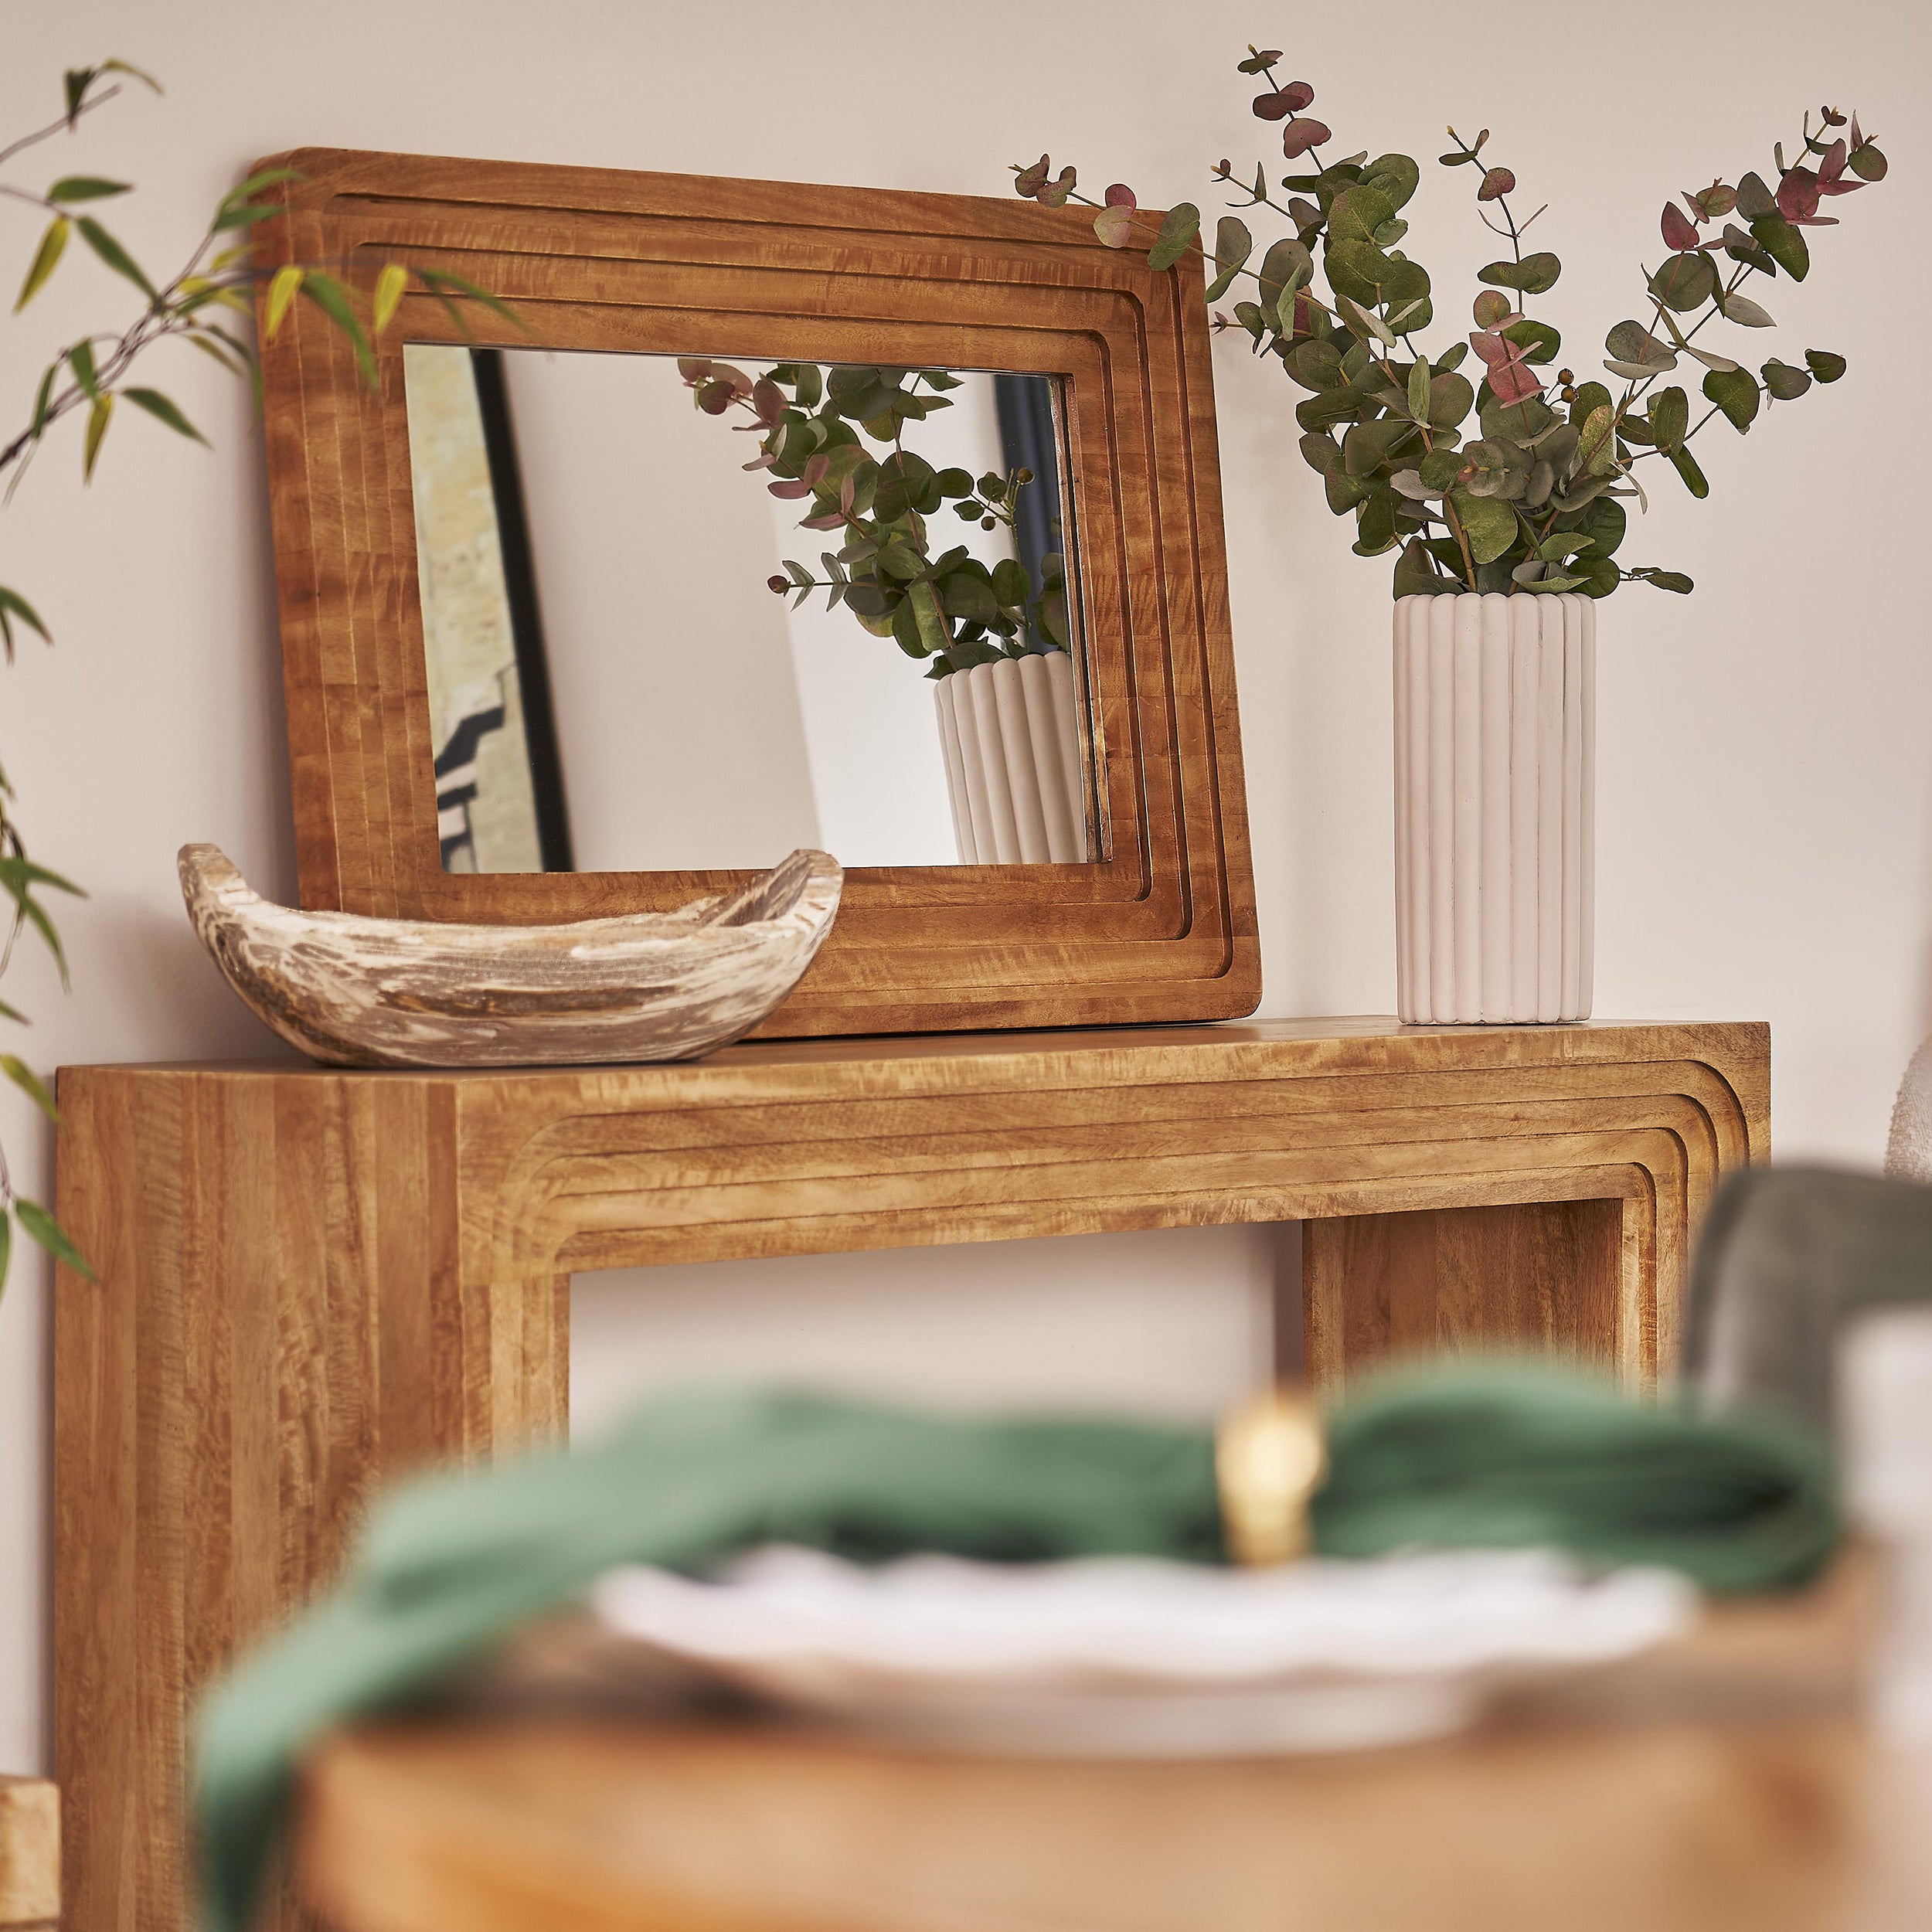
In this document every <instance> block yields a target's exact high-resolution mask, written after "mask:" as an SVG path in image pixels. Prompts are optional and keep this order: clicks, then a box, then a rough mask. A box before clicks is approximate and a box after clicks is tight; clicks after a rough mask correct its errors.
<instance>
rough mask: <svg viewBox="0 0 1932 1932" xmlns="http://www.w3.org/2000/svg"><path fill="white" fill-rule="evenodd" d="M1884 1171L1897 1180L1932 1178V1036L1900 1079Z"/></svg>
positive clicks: (1886, 1146)
mask: <svg viewBox="0 0 1932 1932" xmlns="http://www.w3.org/2000/svg"><path fill="white" fill-rule="evenodd" d="M1885 1171H1886V1173H1887V1174H1889V1175H1891V1176H1892V1178H1893V1179H1894V1180H1897V1181H1932V1039H1928V1040H1927V1041H1925V1042H1924V1043H1923V1045H1921V1046H1920V1048H1919V1050H1918V1051H1917V1053H1914V1054H1913V1056H1912V1059H1911V1062H1910V1065H1908V1066H1906V1070H1905V1078H1904V1079H1903V1080H1900V1082H1899V1097H1898V1098H1897V1099H1896V1100H1894V1101H1893V1103H1892V1133H1891V1138H1889V1140H1888V1141H1886V1144H1885Z"/></svg>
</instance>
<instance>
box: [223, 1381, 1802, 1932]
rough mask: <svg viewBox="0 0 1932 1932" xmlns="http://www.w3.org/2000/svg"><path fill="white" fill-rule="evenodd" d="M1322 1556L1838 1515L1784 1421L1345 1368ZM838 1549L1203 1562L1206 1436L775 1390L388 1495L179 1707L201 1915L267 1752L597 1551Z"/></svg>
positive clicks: (543, 1602) (358, 1705)
mask: <svg viewBox="0 0 1932 1932" xmlns="http://www.w3.org/2000/svg"><path fill="white" fill-rule="evenodd" d="M1328 1441H1329V1461H1330V1473H1329V1476H1328V1481H1327V1484H1326V1486H1325V1488H1324V1489H1323V1490H1322V1492H1321V1495H1319V1496H1318V1498H1316V1502H1315V1509H1314V1527H1315V1544H1316V1547H1317V1549H1318V1551H1319V1552H1320V1553H1322V1554H1324V1555H1328V1556H1349V1557H1363V1556H1376V1555H1380V1554H1383V1553H1386V1552H1388V1551H1390V1550H1393V1549H1403V1548H1407V1547H1411V1546H1427V1545H1431V1544H1433V1545H1438V1546H1441V1545H1461V1546H1484V1545H1492V1546H1522V1545H1526V1544H1539V1543H1547V1544H1554V1545H1560V1546H1563V1547H1566V1548H1568V1549H1571V1550H1573V1551H1574V1552H1576V1553H1577V1554H1579V1555H1580V1556H1583V1557H1584V1558H1586V1559H1588V1560H1593V1561H1597V1562H1600V1563H1605V1564H1622V1563H1664V1564H1668V1565H1671V1566H1674V1567H1676V1568H1678V1569H1680V1570H1683V1571H1685V1573H1687V1574H1689V1575H1690V1576H1691V1577H1694V1578H1695V1579H1696V1580H1698V1581H1699V1582H1700V1583H1703V1584H1705V1585H1706V1587H1709V1588H1712V1589H1716V1590H1752V1589H1766V1588H1775V1587H1782V1586H1785V1585H1788V1584H1791V1583H1797V1582H1799V1581H1801V1580H1803V1579H1804V1578H1805V1577H1808V1576H1809V1575H1811V1573H1813V1572H1814V1571H1815V1570H1817V1569H1818V1566H1820V1565H1821V1563H1823V1561H1824V1560H1825V1557H1826V1556H1828V1554H1829V1553H1830V1551H1831V1549H1832V1547H1833V1546H1834V1545H1835V1542H1836V1540H1837V1538H1838V1515H1837V1512H1836V1508H1835V1501H1834V1496H1833V1489H1832V1472H1831V1468H1830V1461H1829V1458H1828V1454H1827V1453H1826V1451H1825V1448H1824V1447H1823V1446H1822V1444H1821V1442H1820V1441H1819V1440H1818V1439H1817V1438H1815V1437H1813V1436H1812V1435H1811V1434H1809V1433H1808V1431H1805V1430H1802V1429H1801V1428H1798V1427H1787V1426H1784V1425H1781V1424H1780V1423H1775V1422H1773V1421H1769V1420H1752V1419H1750V1418H1743V1417H1727V1418H1725V1419H1723V1420H1706V1419H1703V1418H1700V1417H1696V1416H1694V1415H1692V1413H1689V1410H1686V1409H1684V1408H1682V1407H1679V1406H1673V1405H1669V1404H1666V1405H1662V1406H1659V1405H1648V1404H1641V1403H1633V1402H1631V1401H1628V1400H1625V1399H1624V1397H1622V1396H1621V1395H1619V1394H1618V1393H1617V1392H1616V1391H1615V1390H1614V1389H1613V1388H1611V1386H1608V1385H1607V1383H1602V1382H1600V1381H1597V1380H1594V1379H1587V1378H1585V1377H1582V1376H1572V1375H1566V1374H1560V1373H1556V1372H1552V1371H1549V1370H1547V1369H1532V1368H1529V1367H1526V1366H1515V1365H1507V1364H1505V1365H1495V1366H1488V1367H1480V1366H1478V1367H1473V1368H1472V1367H1464V1368H1460V1369H1434V1370H1432V1371H1430V1372H1426V1373H1416V1374H1411V1375H1409V1376H1401V1377H1398V1378H1395V1379H1389V1380H1386V1381H1385V1382H1383V1383H1380V1384H1370V1385H1369V1386H1367V1387H1366V1389H1365V1390H1364V1392H1363V1393H1362V1394H1361V1395H1359V1396H1356V1397H1354V1398H1352V1399H1351V1400H1349V1401H1348V1402H1347V1403H1345V1404H1344V1405H1343V1406H1342V1407H1341V1408H1340V1409H1339V1410H1338V1411H1337V1413H1335V1414H1334V1415H1333V1416H1332V1417H1331V1418H1330V1419H1329V1427H1328ZM771 1542H782V1543H800V1544H804V1545H808V1546H813V1547H816V1548H819V1549H828V1550H831V1551H833V1552H835V1553H838V1554H840V1555H842V1556H848V1557H850V1558H852V1559H855V1560H859V1561H883V1560H886V1559H888V1558H890V1557H893V1556H899V1555H902V1554H905V1553H910V1552H913V1551H916V1550H921V1549H936V1550H944V1551H948V1552H951V1553H955V1554H957V1555H961V1556H971V1557H978V1558H981V1559H983V1560H988V1561H993V1562H1008V1563H1019V1562H1030V1561H1037V1560H1049V1559H1055V1558H1061V1557H1070V1556H1101V1555H1124V1556H1162V1557H1168V1558H1172V1559H1176V1560H1182V1561H1187V1562H1199V1563H1219V1562H1223V1561H1224V1560H1226V1559H1225V1556H1224V1553H1223V1546H1222V1541H1221V1528H1220V1519H1219V1506H1218V1502H1217V1498H1216V1488H1215V1478H1214V1444H1213V1436H1212V1434H1210V1433H1209V1431H1207V1430H1201V1429H1191V1428H1185V1427H1172V1426H1163V1425H1162V1424H1158V1423H1143V1422H1124V1421H1109V1420H1098V1419H1092V1418H1063V1419H1057V1420H1055V1419H1043V1418H1033V1419H1026V1418H988V1419H968V1418H961V1417H948V1416H944V1415H935V1414H925V1413H916V1412H912V1411H908V1410H896V1409H892V1408H888V1407H883V1406H876V1405H873V1404H870V1403H861V1402H854V1401H847V1400H839V1399H837V1398H833V1397H828V1396H810V1395H801V1394H797V1393H778V1392H764V1393H716V1392H713V1393H690V1394H684V1395H679V1396H671V1397H666V1398H661V1399H658V1400H654V1401H652V1402H651V1403H648V1404H646V1405H645V1406H644V1407H643V1408H642V1409H641V1410H639V1411H638V1413H636V1415H635V1416H634V1417H633V1419H632V1420H631V1422H630V1423H628V1425H627V1426H625V1427H623V1428H621V1429H620V1430H617V1432H616V1433H615V1434H613V1435H611V1436H610V1437H607V1438H606V1439H605V1440H602V1441H600V1442H599V1443H597V1444H594V1445H591V1446H589V1447H583V1448H577V1449H573V1450H570V1451H552V1452H549V1453H546V1454H536V1455H533V1456H531V1457H529V1458H526V1459H524V1460H523V1461H519V1462H515V1463H512V1464H508V1465H505V1466H503V1467H500V1468H496V1469H493V1470H489V1471H482V1472H479V1473H477V1474H473V1475H444V1476H438V1477H434V1478H429V1479H427V1480H426V1481H417V1482H415V1483H413V1484H410V1485H407V1486H406V1487H403V1488H400V1489H398V1490H397V1491H396V1492H394V1493H393V1495H391V1496H389V1498H387V1499H386V1500H385V1501H384V1502H383V1503H382V1504H381V1505H379V1507H378V1509H376V1511H375V1512H374V1514H373V1515H372V1519H371V1521H370V1522H369V1527H368V1529H367V1531H366V1534H365V1535H364V1536H363V1538H362V1543H361V1546H360V1549H359V1553H358V1555H357V1556H356V1559H355V1562H354V1563H353V1564H352V1566H351V1569H350V1570H349V1574H348V1576H347V1577H345V1580H344V1581H343V1583H342V1586H341V1587H340V1588H339V1589H338V1590H337V1591H336V1593H335V1594H334V1595H333V1596H332V1597H328V1598H327V1599H325V1600H324V1601H323V1602H321V1604H318V1606H316V1607H315V1608H314V1609H313V1610H312V1611H309V1612H308V1614H305V1615H304V1616H303V1617H300V1618H299V1619H298V1620H297V1621H295V1622H294V1624H292V1625H291V1627H290V1628H288V1629H287V1631H284V1632H283V1633H282V1634H280V1635H279V1636H277V1637H276V1638H273V1639H272V1640H271V1641H269V1642H268V1643H267V1645H266V1646H265V1647H264V1648H262V1649H260V1651H257V1653H256V1654H255V1655H253V1657H251V1658H248V1659H247V1660H245V1661H244V1662H243V1664H242V1665H241V1666H240V1668H238V1669H237V1670H236V1672H235V1673H234V1675H233V1676H232V1677H231V1678H230V1679H229V1680H228V1682H226V1684H225V1685H222V1686H220V1687H219V1688H218V1689H216V1691H215V1692H214V1693H213V1695H212V1696H210V1698H209V1699H208V1701H207V1702H206V1705H205V1706H204V1707H203V1709H202V1715H201V1723H200V1726H199V1750H198V1753H197V1764H196V1787H195V1794H194V1804H195V1811H196V1822H197V1825H198V1828H199V1838H200V1856H201V1872H202V1886H203V1899H204V1906H205V1913H206V1926H207V1928H208V1932H240V1928H241V1927H243V1926H244V1925H245V1924H246V1923H247V1919H248V1917H249V1914H250V1910H251V1909H252V1906H253V1903H254V1900H255V1899H256V1897H257V1894H258V1893H259V1890H260V1886H261V1885H262V1883H263V1881H264V1875H265V1873H266V1871H267V1867H268V1865H269V1863H270V1859H271V1857H272V1855H273V1853H274V1849H275V1846H276V1843H277V1838H278V1837H279V1834H280V1828H281V1821H282V1817H283V1814H284V1808H285V1807H286V1804H287V1797H288V1793H289V1788H290V1784H291V1778H292V1776H293V1773H294V1767H295V1765H296V1764H297V1763H298V1761H299V1760H300V1758H301V1754H302V1753H303V1752H304V1750H306V1749H307V1748H308V1746H309V1745H310V1744H311V1743H313V1742H314V1741H315V1739H316V1738H318V1736H320V1735H321V1733H323V1732H325V1731H326V1730H328V1729H329V1728H330V1727H331V1726H333V1725H335V1724H337V1723H342V1722H343V1721H345V1720H348V1719H353V1718H355V1717H359V1716H366V1715H369V1714H370V1713H374V1712H376V1711H379V1710H383V1709H391V1708H394V1707H396V1706H401V1705H403V1704H405V1703H407V1702H411V1701H413V1700H416V1699H420V1698H422V1697H423V1696H429V1695H431V1694H433V1693H434V1692H435V1690H436V1689H437V1687H438V1685H440V1683H442V1682H444V1681H445V1680H447V1678H448V1677H449V1676H450V1675H451V1673H452V1672H454V1671H456V1670H457V1669H458V1668H460V1667H461V1666H462V1665H465V1664H468V1663H469V1662H473V1661H474V1660H475V1659H477V1658H479V1657H480V1656H481V1655H484V1654H485V1653H486V1652H487V1651H488V1649H489V1648H491V1647H492V1645H495V1643H496V1642H497V1641H498V1640H500V1639H501V1638H503V1637H504V1636H505V1635H506V1634H509V1632H511V1631H514V1630H515V1629H516V1628H518V1627H519V1626H520V1625H522V1624H526V1623H527V1622H529V1621H531V1620H532V1618H535V1617H539V1616H541V1615H543V1614H545V1613H546V1612H547V1611H552V1610H555V1609H557V1608H560V1607H563V1606H565V1605H567V1604H571V1603H573V1602H575V1601H576V1600H578V1599H579V1598H580V1597H581V1596H582V1595H583V1593H584V1591H585V1590H587V1587H589V1585H590V1583H592V1582H593V1581H594V1580H595V1579H596V1578H597V1577H598V1576H599V1575H600V1573H602V1572H603V1571H604V1570H607V1569H608V1568H610V1567H611V1566H613V1565H614V1564H617V1563H655V1564H658V1565H660V1566H664V1567H666V1568H670V1569H675V1570H683V1571H686V1572H692V1573H698V1572H702V1571H704V1570H707V1569H709V1568H711V1567H713V1566H716V1564H718V1563H720V1562H722V1561H723V1560H725V1559H726V1558H727V1557H729V1556H731V1555H733V1554H734V1553H736V1552H737V1551H740V1550H742V1549H747V1548H749V1547H750V1546H753V1545H756V1544H758V1543H771Z"/></svg>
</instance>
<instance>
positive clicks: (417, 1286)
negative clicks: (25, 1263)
mask: <svg viewBox="0 0 1932 1932" xmlns="http://www.w3.org/2000/svg"><path fill="white" fill-rule="evenodd" d="M60 1103H61V1109H62V1126H61V1131H60V1149H59V1182H60V1196H59V1199H60V1218H61V1219H62V1221H63V1223H65V1225H66V1227H67V1228H68V1229H69V1230H70V1232H71V1233H73V1236H74V1238H75V1240H77V1242H78V1243H79V1245H80V1249H81V1251H82V1252H83V1253H84V1254H86V1255H87V1257H88V1258H89V1260H90V1261H91V1262H92V1264H94V1267H95V1269H96V1270H97V1272H98V1274H99V1275H100V1280H99V1281H98V1282H97V1283H96V1282H90V1281H87V1280H85V1279H84V1278H83V1277H81V1276H80V1275H78V1274H75V1273H74V1272H73V1271H72V1270H68V1269H65V1268H63V1269H62V1270H60V1284H59V1288H58V1296H57V1301H56V1315H55V1344H54V1495H55V1593H54V1625H55V1629H54V1644H55V1651H56V1700H55V1711H54V1729H55V1750H56V1772H57V1774H58V1777H59V1778H60V1784H61V1787H62V1794H63V1800H64V1808H65V1812H66V1832H65V1839H66V1847H65V1859H64V1864H65V1887H66V1914H67V1917H66V1923H68V1925H69V1926H70V1927H73V1928H74V1929H75V1932H175V1928H178V1927H180V1926H181V1925H182V1924H183V1923H184V1922H185V1912H186V1891H187V1873H186V1870H185V1857H184V1834H183V1832H182V1816H181V1789H182V1763H183V1759H184V1754H185V1743H186V1738H187V1734H188V1730H189V1723H190V1716H191V1713H192V1705H193V1702H194V1699H195V1696H196V1693H197V1692H199V1689H200V1687H201V1686H202V1685H203V1684H204V1683H205V1682H207V1681H208V1679H210V1678H211V1677H213V1676H214V1675H217V1674H218V1673H219V1672H220V1671H221V1670H222V1669H223V1668H224V1667H225V1666H226V1664H227V1662H228V1661H229V1659H230V1657H232V1656H233V1655H234V1654H235V1652H236V1651H237V1650H238V1649H239V1648H241V1647H243V1645H247V1644H248V1643H250V1642H251V1641H253V1640H254V1639H255V1638H257V1636H259V1635H260V1634H261V1633H262V1632H263V1631H264V1630H266V1629H268V1628H272V1627H273V1626H274V1624H276V1623H277V1622H278V1621H281V1619H282V1618H284V1617H287V1615H289V1614H291V1611H294V1610H295V1609H297V1608H299V1607H300V1606H301V1605H302V1604H304V1603H305V1602H307V1601H308V1600H310V1599H311V1597H314V1596H315V1594H316V1593H317V1592H318V1590H321V1588H323V1587H325V1586H326V1585H327V1584H328V1582H329V1581H330V1580H332V1577H334V1575H335V1572H336V1570H337V1569H338V1566H339V1565H340V1563H341V1561H342V1557H343V1556H344V1554H345V1551H346V1549H347V1547H348V1545H349V1540H350V1539H351V1537H352V1535H353V1532H354V1529H355V1524H356V1522H357V1520H358V1519H359V1517H360V1515H361V1514H362V1511H363V1509H365V1508H366V1505H367V1503H368V1501H369V1497H370V1496H371V1495H372V1493H373V1492H374V1491H375V1490H376V1488H377V1487H378V1486H379V1484H380V1483H381V1482H383V1481H386V1480H387V1479H388V1478H389V1477H391V1476H393V1475H396V1473H398V1472H399V1471H403V1470H406V1469H407V1468H410V1467H412V1466H413V1465H416V1464H422V1463H424V1462H427V1461H444V1460H451V1459H457V1458H476V1457H482V1456H487V1455H488V1454H491V1453H492V1452H493V1451H494V1450H495V1448H496V1447H498V1446H499V1445H500V1444H505V1443H512V1442H516V1441H520V1440H524V1439H526V1438H527V1437H529V1436H531V1435H532V1434H546V1433H549V1432H550V1431H553V1430H561V1429H562V1427H563V1423H564V1415H565V1408H566V1399H567V1398H566V1378H567V1375H568V1359H569V1348H568V1335H567V1329H566V1326H565V1324H566V1321H567V1318H568V1290H569V1281H568V1278H567V1277H558V1276H556V1275H546V1276H543V1277H541V1278H539V1279H536V1280H532V1281H528V1282H524V1283H511V1284H501V1283H499V1284H474V1283H466V1282H464V1281H463V1279H462V1277H461V1267H460V1265H459V1258H458V1257H459V1251H460V1250H459V1242H458V1215H457V1194H456V1182H455V1179H454V1176H455V1172H456V1167H455V1161H454V1151H453V1145H452V1143H453V1138H454V1119H453V1117H452V1110H451V1103H450V1097H449V1089H448V1088H447V1087H442V1088H440V1089H438V1088H436V1087H432V1086H430V1085H429V1084H427V1083H418V1082H414V1081H411V1080H407V1079H396V1080H389V1081H383V1082H368V1081H365V1082H362V1083H359V1084H352V1083H349V1082H346V1081H343V1082H338V1081H333V1080H326V1079H322V1078H316V1079H312V1080H304V1081H300V1082H291V1083H274V1082H271V1081H269V1080H262V1081H260V1082H258V1083H248V1082H236V1081H222V1080H214V1079H209V1078H207V1077H200V1076H198V1075H196V1073H192V1072H182V1073H162V1072H156V1073H154V1074H152V1075H151V1076H148V1077H144V1078H143V1079H142V1080H139V1081H138V1082H137V1081H130V1080H121V1081H118V1082H114V1083H106V1084H103V1083H100V1082H98V1081H97V1080H94V1079H93V1078H90V1077H89V1073H87V1071H86V1070H81V1071H79V1072H77V1073H76V1074H74V1075H72V1076H69V1077H63V1080H62V1082H61V1087H60Z"/></svg>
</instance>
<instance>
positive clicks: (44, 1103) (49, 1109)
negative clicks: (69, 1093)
mask: <svg viewBox="0 0 1932 1932" xmlns="http://www.w3.org/2000/svg"><path fill="white" fill-rule="evenodd" d="M0 1073H4V1074H5V1075H6V1077H7V1078H8V1079H9V1080H12V1082H13V1083H14V1085H15V1087H19V1090H21V1092H22V1093H23V1094H26V1097H27V1098H28V1099H29V1100H32V1102H33V1104H34V1105H35V1106H36V1107H39V1110H40V1111H41V1112H42V1113H43V1114H46V1117H47V1118H48V1119H49V1120H50V1121H53V1123H54V1124H55V1125H56V1126H58V1125H59V1124H60V1108H59V1107H56V1106H55V1105H54V1104H53V1095H52V1094H49V1092H48V1091H47V1090H46V1087H45V1086H44V1085H43V1084H42V1083H41V1079H40V1077H39V1074H38V1073H35V1071H34V1070H33V1069H32V1067H31V1066H29V1065H28V1064H27V1063H26V1061H25V1060H21V1059H20V1058H19V1057H18V1056H16V1055H15V1054H12V1053H0Z"/></svg>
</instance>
